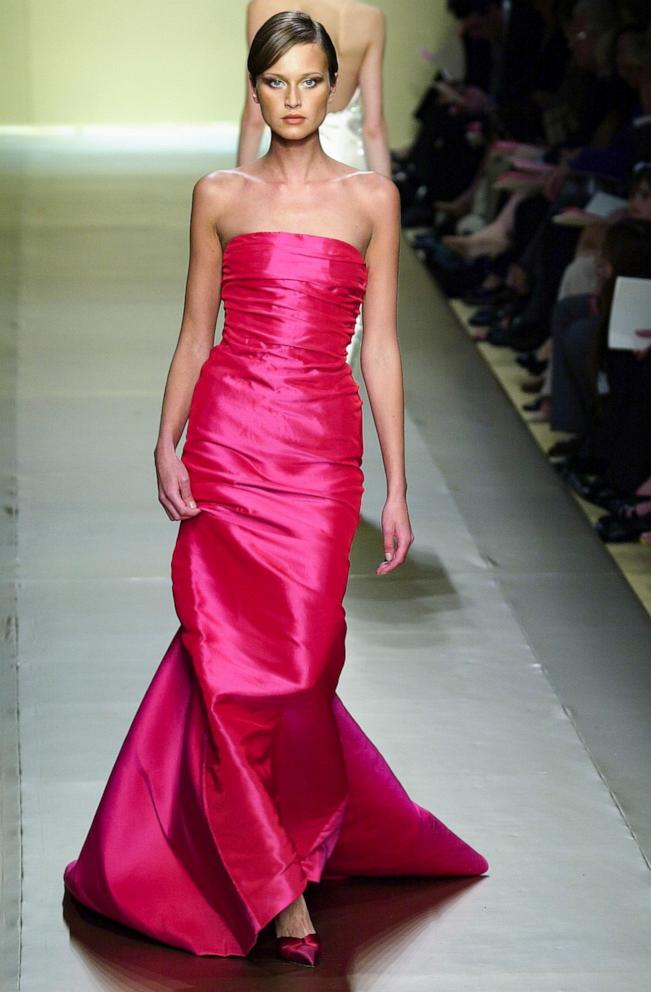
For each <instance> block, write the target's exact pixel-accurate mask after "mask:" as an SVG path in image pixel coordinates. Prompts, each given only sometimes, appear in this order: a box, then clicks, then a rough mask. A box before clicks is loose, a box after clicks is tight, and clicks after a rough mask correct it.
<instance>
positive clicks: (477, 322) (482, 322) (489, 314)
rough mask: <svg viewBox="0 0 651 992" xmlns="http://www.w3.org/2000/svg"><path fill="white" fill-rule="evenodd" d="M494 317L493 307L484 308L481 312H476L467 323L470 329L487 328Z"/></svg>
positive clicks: (495, 313)
mask: <svg viewBox="0 0 651 992" xmlns="http://www.w3.org/2000/svg"><path fill="white" fill-rule="evenodd" d="M496 317H497V310H496V309H495V307H484V308H483V309H482V310H476V311H475V312H474V313H473V315H472V317H470V318H469V320H468V323H469V324H470V326H471V327H488V326H489V325H490V324H492V323H493V321H494V320H495V318H496Z"/></svg>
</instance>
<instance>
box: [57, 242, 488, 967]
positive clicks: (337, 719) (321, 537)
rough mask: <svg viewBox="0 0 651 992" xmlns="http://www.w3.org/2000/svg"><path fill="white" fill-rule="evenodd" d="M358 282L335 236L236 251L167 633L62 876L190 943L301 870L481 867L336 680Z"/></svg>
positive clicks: (354, 482) (286, 893)
mask: <svg viewBox="0 0 651 992" xmlns="http://www.w3.org/2000/svg"><path fill="white" fill-rule="evenodd" d="M367 277H368V273H367V269H366V266H365V264H364V260H363V258H362V256H361V255H360V253H359V252H358V251H357V249H356V248H354V247H353V246H352V245H350V244H348V243H347V242H345V241H340V240H338V239H336V238H329V237H320V236H315V235H304V234H291V233H286V232H279V231H276V232H255V233H251V234H242V235H239V236H237V237H235V238H234V239H232V240H231V242H230V243H229V244H228V246H227V248H226V250H225V253H224V264H223V289H222V295H223V300H224V304H225V308H226V322H225V327H224V333H223V338H222V340H221V342H220V343H219V344H218V345H216V346H215V347H214V348H213V349H212V351H211V353H210V355H209V357H208V359H207V361H206V362H205V364H204V365H203V367H202V369H201V373H200V376H199V379H198V382H197V385H196V388H195V391H194V395H193V399H192V407H191V411H190V419H189V424H188V432H187V440H186V444H185V448H184V451H183V456H182V457H183V461H184V463H185V465H186V466H187V468H188V471H189V473H190V478H191V484H192V490H193V494H194V497H195V499H196V500H197V502H198V504H199V505H200V506H201V507H202V508H203V512H202V513H201V514H199V515H198V516H196V517H194V518H193V519H191V520H188V521H184V522H183V523H181V525H180V528H179V534H178V541H177V544H176V547H175V550H174V555H173V559H172V581H173V590H174V598H175V605H176V609H177V612H178V615H179V619H180V624H181V625H180V629H179V630H178V631H177V633H176V635H175V636H174V639H173V640H172V643H171V644H170V646H169V648H168V650H167V652H166V654H165V657H164V658H163V660H162V662H161V664H160V667H159V668H158V670H157V672H156V674H155V676H154V678H153V681H152V682H151V685H150V686H149V689H148V690H147V693H146V695H145V697H144V699H143V701H142V704H141V705H140V708H139V710H138V712H137V714H136V717H135V719H134V721H133V724H132V726H131V728H130V730H129V733H128V736H127V738H126V740H125V741H124V744H123V746H122V749H121V751H120V754H119V756H118V758H117V761H116V763H115V766H114V768H113V770H112V772H111V775H110V778H109V780H108V783H107V785H106V789H105V791H104V794H103V796H102V799H101V802H100V805H99V808H98V810H97V812H96V814H95V817H94V820H93V822H92V825H91V828H90V832H89V834H88V837H87V838H86V841H85V843H84V846H83V848H82V851H81V854H80V855H79V858H78V860H77V861H74V862H72V863H71V864H69V865H68V867H67V868H66V871H65V884H66V887H67V888H68V890H69V891H70V892H71V893H72V894H73V895H74V896H75V897H76V898H77V899H79V900H80V901H81V902H82V903H84V904H85V905H86V906H89V907H91V908H92V909H95V910H97V911H99V912H100V913H102V914H104V915H106V916H108V917H110V918H111V919H113V920H118V921H120V922H121V923H124V924H127V925H128V926H130V927H133V928H135V929H136V930H139V931H142V932H143V933H146V934H149V935H150V936H152V937H155V938H157V939H158V940H161V941H164V942H165V943H168V944H173V945H175V946H177V947H183V948H186V949H187V950H189V951H192V952H194V953H195V954H216V955H228V954H234V955H244V954H246V953H247V952H248V951H249V950H250V949H251V948H252V946H253V944H254V943H255V941H256V938H257V935H258V933H259V932H260V930H261V929H262V928H263V927H264V926H265V925H266V924H267V923H269V922H270V921H271V919H272V918H273V917H274V916H275V915H276V914H277V913H278V912H279V911H280V910H281V909H283V908H284V907H285V906H287V905H288V904H289V903H290V902H291V901H292V900H293V899H295V898H296V897H297V896H298V895H299V894H300V893H301V892H302V891H303V890H304V889H305V886H306V884H307V882H308V881H317V880H318V879H320V878H322V877H328V876H341V875H429V876H455V875H480V874H482V873H483V872H485V871H486V869H487V867H488V865H487V862H486V860H485V859H484V858H483V857H482V856H481V855H480V854H478V853H477V852H476V851H474V850H473V849H472V848H471V847H469V846H468V844H466V843H465V842H464V841H463V840H461V839H460V838H459V837H457V836H456V835H455V834H454V833H452V831H450V830H449V829H448V828H447V827H446V826H445V825H444V824H443V823H441V821H440V820H437V819H436V817H435V816H433V815H432V814H431V813H429V812H428V811H427V810H425V809H423V808H422V807H420V806H417V805H416V804H415V803H413V802H412V801H411V800H410V799H409V797H408V795H407V794H406V793H405V791H404V789H403V788H402V786H401V785H400V783H399V782H398V781H397V779H396V778H395V776H394V775H393V773H392V772H391V770H390V769H389V767H388V766H387V764H386V763H385V761H384V760H383V758H382V757H381V755H380V754H379V752H378V751H377V750H376V748H375V747H374V746H373V744H372V743H371V742H370V741H369V740H368V738H367V737H365V735H364V734H363V732H362V731H361V729H360V728H359V727H358V725H357V724H356V723H355V721H354V720H353V719H352V717H351V716H350V715H349V713H348V712H347V711H346V709H345V708H344V706H343V704H342V703H341V701H340V699H339V698H338V697H337V695H336V694H335V689H336V686H337V681H338V678H339V674H340V672H341V668H342V665H343V662H344V653H345V646H344V640H345V634H346V620H345V612H344V608H343V605H342V600H343V597H344V593H345V590H346V585H347V581H348V573H349V566H350V561H349V553H350V548H351V544H352V540H353V536H354V534H355V530H356V527H357V524H358V520H359V511H360V503H361V497H362V492H363V479H364V476H363V473H362V469H361V460H362V400H361V397H360V395H359V390H358V386H357V383H356V381H355V379H354V377H353V375H352V372H351V369H350V366H349V365H348V364H347V363H346V360H345V355H346V347H347V345H348V343H349V341H350V338H351V335H352V333H353V330H354V327H355V318H356V315H357V313H358V311H359V308H360V304H361V302H362V300H363V297H364V292H365V289H366V283H367ZM377 581H378V582H381V581H382V579H378V580H377ZM396 663H399V659H396Z"/></svg>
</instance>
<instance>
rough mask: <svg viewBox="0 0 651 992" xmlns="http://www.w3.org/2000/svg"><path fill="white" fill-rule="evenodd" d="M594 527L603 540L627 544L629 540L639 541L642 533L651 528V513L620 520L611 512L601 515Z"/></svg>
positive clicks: (609, 542) (610, 542)
mask: <svg viewBox="0 0 651 992" xmlns="http://www.w3.org/2000/svg"><path fill="white" fill-rule="evenodd" d="M594 529H595V530H596V532H597V534H598V535H599V537H600V538H601V540H602V541H604V542H607V543H608V544H625V543H626V542H627V541H637V540H638V539H639V537H640V535H641V534H645V533H646V532H647V531H649V530H651V513H647V514H645V516H643V517H638V515H637V514H635V516H633V517H630V518H629V519H627V520H619V519H618V518H617V517H614V516H612V515H610V514H606V515H605V516H604V517H599V519H598V520H597V521H596V523H595V525H594Z"/></svg>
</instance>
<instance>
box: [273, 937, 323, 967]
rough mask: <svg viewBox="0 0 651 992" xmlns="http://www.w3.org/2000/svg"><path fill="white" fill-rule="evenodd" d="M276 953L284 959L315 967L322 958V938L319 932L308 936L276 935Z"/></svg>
mask: <svg viewBox="0 0 651 992" xmlns="http://www.w3.org/2000/svg"><path fill="white" fill-rule="evenodd" d="M276 954H277V956H278V957H279V958H281V959H282V960H283V961H290V962H291V963H292V964H302V965H304V966H305V967H306V968H314V967H315V966H316V965H317V964H318V963H319V961H320V960H321V939H320V937H319V935H318V934H317V933H308V935H307V936H306V937H276Z"/></svg>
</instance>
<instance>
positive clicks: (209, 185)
mask: <svg viewBox="0 0 651 992" xmlns="http://www.w3.org/2000/svg"><path fill="white" fill-rule="evenodd" d="M252 180H253V177H252V176H249V175H248V174H247V173H246V172H244V171H240V169H217V170H216V171H215V172H208V173H207V174H206V175H205V176H202V177H201V178H200V179H198V180H197V181H196V183H195V184H194V190H193V196H192V200H193V204H195V206H197V207H199V208H200V209H203V210H206V211H209V212H210V213H211V214H212V215H213V216H214V217H215V218H216V217H218V216H219V215H220V214H221V213H222V212H223V211H226V210H228V208H229V206H230V205H231V204H232V203H234V202H236V201H237V200H238V199H239V198H240V197H241V196H242V195H243V194H244V192H245V189H246V187H247V186H248V184H249V183H250V182H251V181H252Z"/></svg>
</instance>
